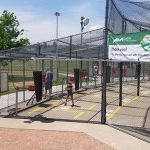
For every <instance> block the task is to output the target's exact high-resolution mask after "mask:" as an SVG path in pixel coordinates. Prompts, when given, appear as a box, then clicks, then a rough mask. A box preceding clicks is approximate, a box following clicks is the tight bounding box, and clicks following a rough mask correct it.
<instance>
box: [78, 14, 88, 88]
mask: <svg viewBox="0 0 150 150" xmlns="http://www.w3.org/2000/svg"><path fill="white" fill-rule="evenodd" d="M80 19H81V21H80V24H81V49H82V45H83V29H84V27H85V26H86V25H87V24H88V23H89V19H88V18H85V17H83V16H81V18H80ZM76 53H77V52H76ZM76 57H77V54H76ZM80 69H81V71H82V60H81V61H80ZM81 74H82V72H81ZM80 77H81V76H80ZM80 88H82V80H81V79H80Z"/></svg>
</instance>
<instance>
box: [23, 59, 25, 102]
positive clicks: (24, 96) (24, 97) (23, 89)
mask: <svg viewBox="0 0 150 150" xmlns="http://www.w3.org/2000/svg"><path fill="white" fill-rule="evenodd" d="M23 101H25V60H23Z"/></svg>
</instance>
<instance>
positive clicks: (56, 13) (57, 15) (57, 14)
mask: <svg viewBox="0 0 150 150" xmlns="http://www.w3.org/2000/svg"><path fill="white" fill-rule="evenodd" d="M54 15H55V16H56V58H57V57H58V17H59V16H60V13H59V12H55V13H54Z"/></svg>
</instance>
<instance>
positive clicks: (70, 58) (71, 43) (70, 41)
mask: <svg viewBox="0 0 150 150" xmlns="http://www.w3.org/2000/svg"><path fill="white" fill-rule="evenodd" d="M71 51H72V36H70V52H69V53H70V56H69V57H70V59H71Z"/></svg>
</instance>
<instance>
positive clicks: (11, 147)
mask: <svg viewBox="0 0 150 150" xmlns="http://www.w3.org/2000/svg"><path fill="white" fill-rule="evenodd" d="M0 150H113V148H111V147H110V146H108V145H106V144H104V143H102V142H100V141H98V140H96V139H94V138H93V137H91V136H89V135H87V134H85V133H79V132H59V131H41V130H22V129H6V128H0Z"/></svg>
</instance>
